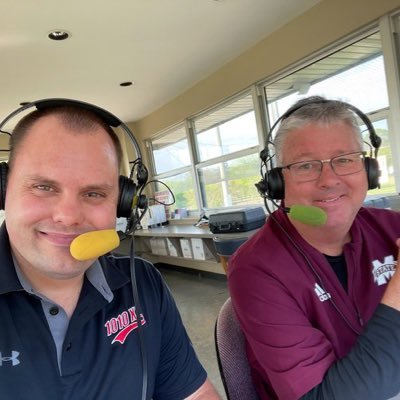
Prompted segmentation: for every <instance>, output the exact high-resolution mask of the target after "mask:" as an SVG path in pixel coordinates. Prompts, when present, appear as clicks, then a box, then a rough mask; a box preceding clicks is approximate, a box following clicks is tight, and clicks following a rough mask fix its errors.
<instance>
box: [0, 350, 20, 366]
mask: <svg viewBox="0 0 400 400" xmlns="http://www.w3.org/2000/svg"><path fill="white" fill-rule="evenodd" d="M18 356H19V351H14V350H13V351H12V352H11V357H3V355H2V353H0V367H2V366H3V363H5V362H9V361H11V363H12V366H13V367H15V366H16V365H18V364H19V363H20V361H19V360H18Z"/></svg>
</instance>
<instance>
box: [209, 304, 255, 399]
mask: <svg viewBox="0 0 400 400" xmlns="http://www.w3.org/2000/svg"><path fill="white" fill-rule="evenodd" d="M215 347H216V352H217V360H218V366H219V371H220V374H221V379H222V382H223V384H224V388H225V393H226V396H227V398H228V400H259V397H258V395H257V393H256V390H255V388H254V385H253V381H252V378H251V373H250V366H249V363H248V360H247V355H246V348H245V338H244V335H243V332H242V330H241V328H240V325H239V322H238V320H237V318H236V314H235V311H234V310H233V307H232V303H231V299H230V298H228V299H227V300H226V301H225V303H224V304H223V306H222V307H221V309H220V311H219V313H218V317H217V322H216V324H215Z"/></svg>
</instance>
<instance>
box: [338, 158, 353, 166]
mask: <svg viewBox="0 0 400 400" xmlns="http://www.w3.org/2000/svg"><path fill="white" fill-rule="evenodd" d="M354 161H355V160H354V159H353V158H347V157H340V158H336V159H335V164H336V165H346V164H351V163H352V162H354Z"/></svg>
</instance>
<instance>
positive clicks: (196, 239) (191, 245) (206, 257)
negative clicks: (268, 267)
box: [118, 225, 256, 274]
mask: <svg viewBox="0 0 400 400" xmlns="http://www.w3.org/2000/svg"><path fill="white" fill-rule="evenodd" d="M254 232H256V230H253V231H249V232H241V233H240V234H239V233H224V234H218V235H217V234H214V233H212V232H211V231H210V230H209V229H208V227H205V228H200V227H196V226H192V225H168V226H163V227H157V228H152V229H142V230H138V231H136V232H135V235H134V246H135V247H134V248H135V253H136V255H137V256H140V257H143V258H144V259H146V260H149V261H150V262H152V263H164V264H172V265H177V266H180V267H182V268H191V269H197V270H200V271H207V272H213V273H217V274H225V271H224V268H223V266H222V264H221V261H220V257H219V255H218V254H217V252H216V250H215V247H214V243H213V239H214V238H215V237H218V238H219V239H226V240H229V239H230V238H237V237H238V236H241V237H243V236H246V237H249V236H251V235H252V234H253V233H254ZM129 245H130V242H129V241H128V240H124V241H122V242H121V245H120V247H119V249H118V251H119V252H121V253H124V254H128V252H129Z"/></svg>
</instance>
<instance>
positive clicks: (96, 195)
mask: <svg viewBox="0 0 400 400" xmlns="http://www.w3.org/2000/svg"><path fill="white" fill-rule="evenodd" d="M86 197H90V198H94V199H97V198H101V197H104V194H103V193H98V192H88V193H86Z"/></svg>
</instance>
